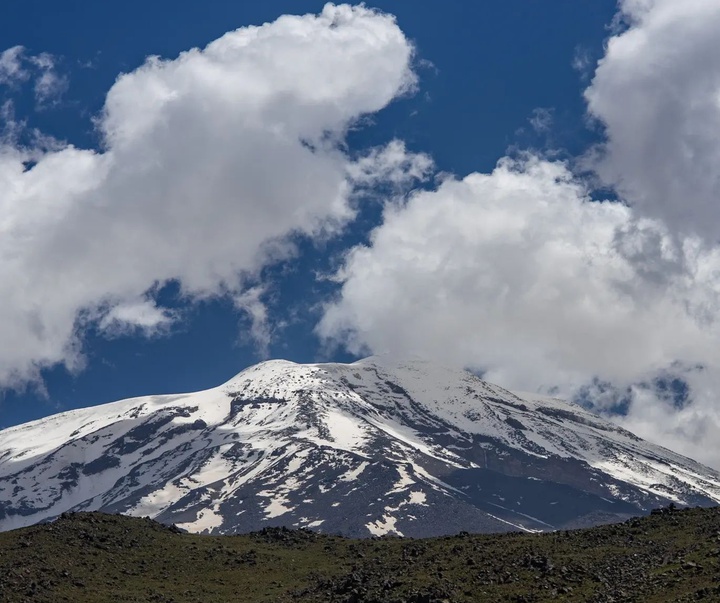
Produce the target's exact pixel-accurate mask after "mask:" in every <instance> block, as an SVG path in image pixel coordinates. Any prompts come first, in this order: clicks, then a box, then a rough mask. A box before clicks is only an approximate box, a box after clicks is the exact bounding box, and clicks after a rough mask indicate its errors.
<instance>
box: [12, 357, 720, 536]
mask: <svg viewBox="0 0 720 603" xmlns="http://www.w3.org/2000/svg"><path fill="white" fill-rule="evenodd" d="M0 501H2V502H0V529H2V530H7V529H12V528H17V527H22V526H25V525H29V524H31V523H36V522H38V521H44V520H48V519H51V518H53V517H56V516H58V515H60V514H61V513H63V512H67V511H85V510H87V511H96V510H100V511H105V512H111V513H112V512H121V513H126V514H130V515H141V516H150V517H153V518H155V519H156V520H158V521H161V522H164V523H173V524H178V525H179V526H181V527H182V528H183V529H187V530H189V531H193V532H208V533H233V532H239V531H250V530H253V529H260V528H262V527H263V526H270V525H290V526H295V527H310V528H315V529H320V530H324V531H330V532H339V533H343V534H347V535H351V536H371V535H376V536H377V535H383V534H398V535H408V536H435V535H442V534H447V533H456V532H458V531H461V530H467V531H480V532H482V531H508V530H511V531H514V530H523V531H546V530H554V529H560V528H568V527H581V526H584V525H593V524H597V523H603V522H608V521H619V520H623V519H626V518H628V517H630V516H633V515H638V514H643V513H647V512H648V511H649V510H650V509H651V508H654V507H659V506H663V505H666V504H668V503H670V502H672V503H676V504H680V505H711V504H715V503H717V502H720V474H718V472H716V471H714V470H712V469H710V468H707V467H704V466H702V465H700V464H699V463H696V462H695V461H692V460H691V459H687V458H685V457H683V456H681V455H678V454H675V453H673V452H671V451H669V450H666V449H664V448H662V447H660V446H657V445H654V444H650V443H647V442H644V441H643V440H641V439H640V438H638V437H637V436H634V435H633V434H631V433H630V432H628V431H626V430H624V429H622V428H620V427H618V426H617V425H614V424H612V423H609V422H608V421H605V420H603V419H602V418H600V417H598V416H597V415H594V414H592V413H590V412H588V411H587V410H585V409H584V408H582V407H581V406H579V405H577V404H572V403H568V402H564V401H561V400H558V399H555V398H549V397H543V396H536V395H532V394H514V393H512V392H509V391H508V390H505V389H503V388H501V387H498V386H495V385H492V384H489V383H487V382H485V381H483V380H482V379H480V378H479V377H477V376H475V375H473V374H471V373H468V372H466V371H461V370H456V369H451V368H448V367H443V366H438V365H437V364H433V363H431V362H428V361H422V360H418V359H414V360H409V361H408V360H398V359H387V358H378V357H371V358H368V359H364V360H360V361H357V362H355V363H352V364H339V363H327V364H312V365H301V364H295V363H292V362H289V361H285V360H272V361H267V362H264V363H260V364H258V365H255V366H252V367H249V368H247V369H245V370H244V371H242V372H240V373H238V374H237V375H236V376H235V377H233V378H232V379H230V380H228V381H227V382H225V383H224V384H222V385H220V386H218V387H216V388H212V389H209V390H204V391H200V392H193V393H189V394H177V395H166V396H146V397H141V398H133V399H128V400H121V401H118V402H113V403H110V404H106V405H101V406H95V407H90V408H87V409H78V410H72V411H68V412H66V413H60V414H58V415H53V416H51V417H46V418H44V419H40V420H38V421H34V422H31V423H28V424H25V425H21V426H17V427H13V428H9V429H6V430H3V431H1V432H0Z"/></svg>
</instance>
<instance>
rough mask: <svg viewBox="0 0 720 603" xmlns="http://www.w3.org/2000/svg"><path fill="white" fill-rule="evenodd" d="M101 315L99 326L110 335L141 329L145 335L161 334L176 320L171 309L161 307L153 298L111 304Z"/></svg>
mask: <svg viewBox="0 0 720 603" xmlns="http://www.w3.org/2000/svg"><path fill="white" fill-rule="evenodd" d="M101 315H102V318H100V320H99V321H98V326H99V327H100V330H101V331H103V332H104V333H105V334H106V335H107V336H110V337H113V336H119V335H128V334H136V333H137V331H141V332H142V333H143V334H144V335H145V336H152V335H155V334H161V333H164V332H166V331H167V329H168V328H169V327H170V326H171V325H172V323H173V321H174V320H175V316H174V314H173V313H172V312H171V311H170V310H168V309H167V308H159V307H158V306H157V305H156V304H155V302H154V301H153V300H151V299H140V300H134V301H130V300H129V301H125V302H122V303H120V304H118V305H111V306H110V307H109V309H108V310H107V311H106V312H105V313H102V314H101Z"/></svg>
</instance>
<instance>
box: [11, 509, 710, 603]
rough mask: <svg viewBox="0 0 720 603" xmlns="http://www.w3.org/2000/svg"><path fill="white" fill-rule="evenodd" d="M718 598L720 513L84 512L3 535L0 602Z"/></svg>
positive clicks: (648, 601) (526, 602)
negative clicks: (364, 526) (580, 519)
mask: <svg viewBox="0 0 720 603" xmlns="http://www.w3.org/2000/svg"><path fill="white" fill-rule="evenodd" d="M697 600H705V601H720V509H718V508H713V509H689V510H674V511H673V510H663V512H662V513H657V514H654V515H652V516H650V517H647V518H643V519H633V520H630V521H628V522H626V523H623V524H618V525H610V526H603V527H598V528H592V529H587V530H578V531H571V532H556V533H550V534H536V535H528V534H503V535H479V536H474V535H466V534H460V535H457V536H452V537H446V538H434V539H425V540H410V539H400V538H383V539H371V540H348V539H344V538H341V537H338V536H325V535H319V534H315V533H312V532H307V531H295V530H285V529H266V530H263V531H261V532H257V533H253V534H247V535H242V536H218V537H211V536H196V535H190V534H182V533H179V531H178V530H176V529H173V528H168V527H165V526H162V525H160V524H157V523H155V522H153V521H150V520H147V519H146V520H143V519H133V518H128V517H122V516H116V515H102V514H94V513H79V514H72V515H66V516H63V517H62V518H61V519H59V520H58V521H56V522H55V523H53V524H46V525H41V526H34V527H31V528H25V529H22V530H16V531H13V532H6V533H3V534H0V601H3V602H7V603H14V602H20V601H22V602H38V603H39V602H47V603H59V602H62V601H69V602H72V603H85V602H88V603H89V602H92V603H111V602H112V603H119V602H129V601H133V602H157V603H171V602H173V603H190V602H193V603H215V602H217V603H220V602H233V603H242V602H250V601H253V602H255V601H257V602H260V601H263V602H273V603H282V602H295V601H307V602H321V601H322V602H330V601H332V602H338V603H340V602H342V603H369V602H373V603H380V602H387V603H390V602H393V603H400V602H410V603H439V602H442V601H447V602H452V603H455V602H463V601H488V602H496V601H508V602H515V603H530V602H533V603H534V602H540V601H595V602H610V601H615V602H617V603H620V602H622V603H625V602H629V601H638V602H642V603H653V602H659V601H697Z"/></svg>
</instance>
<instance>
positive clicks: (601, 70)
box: [585, 0, 720, 243]
mask: <svg viewBox="0 0 720 603" xmlns="http://www.w3.org/2000/svg"><path fill="white" fill-rule="evenodd" d="M620 6H621V9H622V12H621V14H620V16H621V22H624V23H625V25H626V27H625V28H624V29H623V30H622V31H620V32H619V33H617V34H616V35H614V36H613V37H611V38H610V40H609V42H608V44H607V51H606V54H605V56H604V58H603V59H602V60H601V61H600V63H599V66H598V68H597V70H596V72H595V76H594V78H593V80H592V83H591V85H590V87H589V88H588V89H587V91H586V92H585V97H586V99H587V102H588V108H589V111H590V114H591V115H592V116H594V117H595V118H597V119H598V120H600V122H602V124H604V126H605V131H606V134H607V142H606V143H605V144H604V145H602V146H601V147H600V148H599V149H598V152H599V154H598V156H597V157H595V160H594V165H593V167H594V168H595V169H597V170H598V172H599V174H600V176H601V177H602V179H603V180H604V182H605V183H606V184H609V185H611V186H613V187H614V188H615V189H616V190H617V191H618V192H619V193H620V195H621V196H622V197H623V198H625V199H626V200H627V201H628V202H629V203H631V204H632V205H633V206H634V207H636V208H637V209H638V211H640V212H642V213H643V214H644V215H648V216H655V217H659V218H661V219H663V220H664V221H665V222H666V223H667V224H668V226H669V227H670V228H672V229H673V230H674V231H677V232H680V233H697V234H700V235H702V236H704V237H706V238H707V239H708V240H709V241H710V242H712V243H715V242H717V241H718V225H719V224H720V209H719V208H718V200H719V199H720V170H718V165H720V135H719V133H720V36H718V31H720V2H718V0H687V1H684V2H677V1H675V0H622V1H621V2H620Z"/></svg>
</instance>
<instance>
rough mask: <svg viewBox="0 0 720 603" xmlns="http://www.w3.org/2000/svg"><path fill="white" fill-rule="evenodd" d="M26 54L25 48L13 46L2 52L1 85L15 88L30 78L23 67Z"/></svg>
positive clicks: (0, 56)
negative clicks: (23, 57)
mask: <svg viewBox="0 0 720 603" xmlns="http://www.w3.org/2000/svg"><path fill="white" fill-rule="evenodd" d="M24 52H25V48H23V47H22V46H13V47H12V48H8V49H7V50H4V51H3V52H0V84H5V85H7V86H13V85H15V84H17V83H18V82H22V81H25V80H26V79H28V77H30V74H29V73H28V72H27V71H26V70H25V69H24V68H23V66H22V56H23V53H24Z"/></svg>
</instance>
